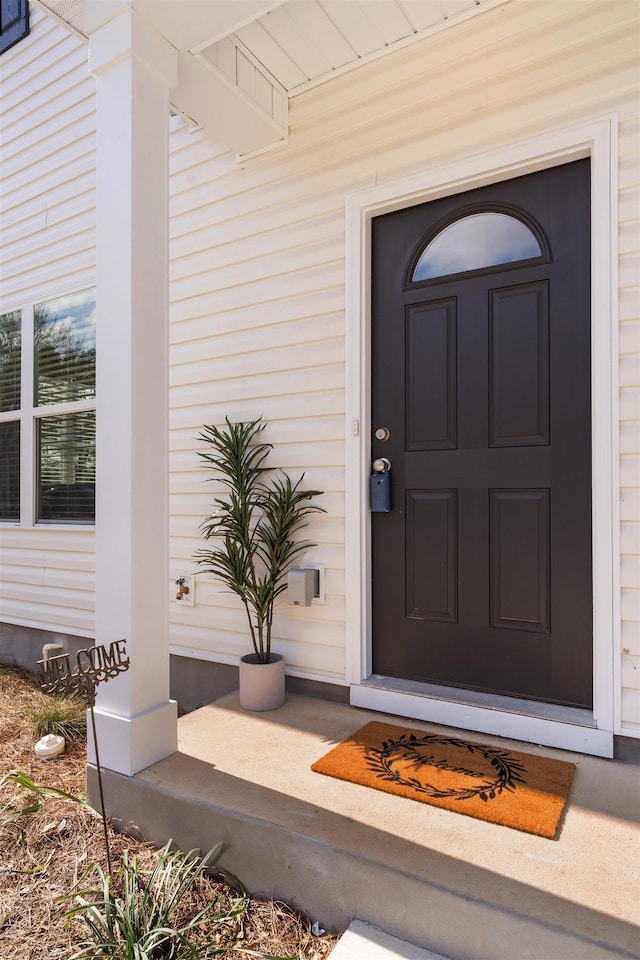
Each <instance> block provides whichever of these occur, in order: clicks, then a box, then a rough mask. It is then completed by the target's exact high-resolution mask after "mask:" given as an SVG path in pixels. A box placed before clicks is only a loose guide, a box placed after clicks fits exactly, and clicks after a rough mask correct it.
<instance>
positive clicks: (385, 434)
mask: <svg viewBox="0 0 640 960" xmlns="http://www.w3.org/2000/svg"><path fill="white" fill-rule="evenodd" d="M390 436H391V434H390V433H389V428H388V427H378V429H377V430H376V440H381V441H382V442H384V441H385V440H388V439H389V437H390Z"/></svg>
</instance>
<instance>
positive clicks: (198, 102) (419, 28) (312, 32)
mask: <svg viewBox="0 0 640 960" xmlns="http://www.w3.org/2000/svg"><path fill="white" fill-rule="evenodd" d="M504 2H506V0H173V2H168V0H133V2H132V3H131V5H132V6H133V7H134V8H135V9H136V11H137V12H138V13H139V15H140V17H141V18H143V19H144V20H145V21H146V22H147V23H148V24H150V25H151V26H153V27H154V28H155V29H156V30H157V31H158V32H159V33H161V34H162V35H163V36H164V37H165V38H166V39H167V40H168V41H169V42H170V43H171V44H172V45H173V46H174V47H175V48H176V49H177V50H178V51H179V80H178V87H177V89H176V90H175V91H173V93H172V100H173V103H174V105H175V107H176V109H177V110H178V111H179V112H180V113H183V114H184V115H186V116H187V117H188V118H190V119H191V120H192V121H193V122H194V123H196V124H198V125H199V126H202V127H204V128H205V129H206V130H207V132H208V133H210V135H211V136H212V137H214V138H215V139H216V140H222V141H223V142H226V143H227V144H228V145H229V146H231V147H232V148H233V149H235V150H236V152H238V153H239V154H246V153H250V152H254V151H258V150H262V149H265V148H267V147H269V146H273V145H275V144H277V143H279V142H284V141H285V140H286V137H287V131H288V123H287V108H288V102H289V100H290V99H291V98H292V97H295V96H296V95H298V94H300V93H302V92H304V91H305V90H308V89H309V88H310V87H313V86H316V85H317V84H320V83H324V82H326V81H328V80H331V79H333V78H334V77H336V76H338V75H340V74H342V73H345V72H346V71H348V70H352V69H354V68H356V67H359V66H361V65H363V64H365V63H367V62H369V61H371V60H374V59H377V58H379V57H381V56H385V55H386V54H389V53H391V52H393V51H394V50H397V49H398V48H399V47H402V46H405V45H407V44H409V43H413V42H415V41H416V40H420V39H421V38H422V37H424V36H426V35H428V34H430V33H434V32H436V31H439V30H442V29H444V28H446V27H449V26H451V25H453V24H455V23H457V22H459V21H460V20H462V19H466V18H468V17H470V16H474V15H476V14H479V13H482V12H483V11H485V10H487V9H488V8H490V7H493V6H495V5H496V4H498V3H504ZM38 3H39V5H40V6H42V7H43V9H45V10H46V11H47V12H49V13H50V14H52V15H53V16H55V17H56V18H57V19H59V20H62V21H63V22H64V23H66V24H67V25H68V26H69V27H70V28H71V29H72V30H73V31H74V32H75V33H77V34H79V35H82V36H85V37H87V36H88V35H89V34H90V33H91V32H92V31H93V29H95V28H96V27H98V26H99V25H100V24H101V23H103V22H105V21H106V20H108V19H109V18H110V17H111V16H114V15H117V13H118V11H119V10H120V9H122V7H124V6H128V5H129V4H128V2H126V0H38Z"/></svg>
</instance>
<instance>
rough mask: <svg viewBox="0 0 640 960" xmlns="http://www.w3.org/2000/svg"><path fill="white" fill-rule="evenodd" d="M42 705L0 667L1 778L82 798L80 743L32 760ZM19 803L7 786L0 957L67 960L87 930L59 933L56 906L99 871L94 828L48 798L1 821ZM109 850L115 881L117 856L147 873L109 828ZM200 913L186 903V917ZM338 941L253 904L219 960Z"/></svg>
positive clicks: (307, 949) (97, 827)
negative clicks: (91, 870)
mask: <svg viewBox="0 0 640 960" xmlns="http://www.w3.org/2000/svg"><path fill="white" fill-rule="evenodd" d="M42 696H43V695H42V694H40V692H39V690H38V687H37V682H36V680H35V678H33V677H30V676H28V675H26V674H23V673H20V672H19V671H16V670H13V669H9V668H5V667H0V778H2V776H3V775H4V774H7V773H9V772H11V771H16V770H19V771H22V772H24V773H26V774H27V775H28V776H30V777H31V778H32V779H33V780H34V781H35V782H36V783H38V784H41V785H46V786H49V787H57V788H58V789H61V790H64V791H65V792H67V793H71V794H74V795H75V796H78V797H84V792H85V763H86V750H85V742H84V741H83V740H80V741H76V742H75V743H68V744H67V746H66V749H65V752H64V753H63V754H61V755H60V756H59V757H56V758H55V759H53V760H48V761H42V760H40V759H38V757H37V756H36V754H35V752H34V746H35V743H36V742H37V740H38V734H36V733H35V731H34V728H33V725H32V722H31V721H29V720H28V719H27V718H26V715H25V714H26V712H28V710H29V707H30V705H32V704H33V701H34V699H36V700H37V699H38V698H41V697H42ZM21 798H22V799H24V798H25V792H24V791H23V790H21V788H19V787H17V786H16V785H15V784H13V783H12V784H5V786H4V788H3V789H2V790H1V791H0V851H1V853H0V957H2V960H45V958H46V960H69V958H70V957H72V956H73V954H74V953H75V952H77V951H78V950H79V949H80V947H81V946H83V945H86V942H87V941H86V939H85V937H86V932H87V928H86V926H85V925H84V924H83V923H82V922H81V921H79V920H75V921H73V922H72V923H71V925H70V926H69V927H68V928H67V926H66V924H65V920H64V917H63V913H64V909H65V906H64V905H63V904H61V903H60V902H58V901H57V900H56V898H58V897H60V896H63V895H65V894H66V893H68V892H69V891H70V890H71V889H72V888H73V886H74V884H76V883H77V881H78V879H79V878H80V877H81V876H82V874H83V873H84V872H85V871H86V870H87V867H88V866H90V864H92V863H99V864H101V866H102V868H103V870H104V871H105V872H106V870H107V867H106V856H105V843H104V832H103V824H102V820H101V819H100V817H99V816H98V815H97V814H96V813H95V812H93V811H91V810H90V809H85V808H83V807H81V806H79V805H78V804H75V803H72V802H70V801H68V800H65V799H59V798H49V799H46V800H45V801H44V802H43V805H42V807H41V809H40V810H39V811H38V812H36V813H33V814H27V815H24V816H21V817H20V819H19V820H16V821H14V822H10V823H6V822H4V821H5V818H3V816H2V809H3V804H6V803H7V802H11V803H12V804H13V805H14V806H15V805H18V806H19V801H20V799H21ZM109 843H110V849H111V860H112V867H113V872H114V874H116V872H117V869H118V866H119V864H120V862H121V858H122V855H123V853H124V851H125V850H126V851H128V852H129V856H130V857H131V856H133V855H137V856H138V857H139V859H140V863H141V864H142V865H143V867H145V868H147V869H149V870H150V869H151V868H152V864H153V862H154V857H155V855H156V854H155V851H154V849H153V847H151V845H149V844H146V843H145V842H144V840H143V838H141V837H139V836H131V835H125V834H116V833H114V832H113V831H112V830H111V829H110V827H109ZM221 866H222V867H224V855H223V857H222V860H221ZM239 879H240V880H241V879H242V878H239ZM214 893H215V882H214V881H207V883H206V884H204V885H203V889H202V890H201V891H200V893H199V896H201V897H207V896H211V895H213V894H214ZM201 905H202V904H201V903H200V904H198V903H197V902H194V904H193V909H196V908H197V907H198V906H201ZM186 908H187V909H189V905H187V906H186ZM336 940H337V937H335V936H334V935H331V934H325V933H324V932H323V933H322V934H321V935H319V936H316V935H314V933H313V931H312V927H311V923H310V921H309V920H308V919H307V918H306V917H305V916H303V915H302V914H301V913H300V912H299V911H298V910H297V909H296V908H295V907H294V906H292V905H291V904H288V903H284V902H281V901H278V900H268V899H261V898H253V899H252V900H251V903H250V906H249V909H248V911H247V914H246V917H245V920H244V923H243V930H242V937H241V939H240V940H239V941H238V943H237V947H236V948H234V949H230V950H226V951H225V952H224V953H222V954H220V955H219V956H220V957H221V958H222V960H247V957H250V956H252V954H251V952H250V951H255V952H254V953H253V956H256V953H257V955H258V956H260V957H291V958H294V960H325V958H326V957H328V956H329V954H330V953H331V950H332V949H333V947H334V946H335V943H336ZM96 956H97V954H96Z"/></svg>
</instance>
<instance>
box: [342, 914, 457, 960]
mask: <svg viewBox="0 0 640 960" xmlns="http://www.w3.org/2000/svg"><path fill="white" fill-rule="evenodd" d="M331 960H448V958H447V957H443V956H442V954H441V953H432V952H431V950H426V949H424V948H423V947H419V946H417V945H416V944H415V943H409V942H408V941H407V940H400V939H399V938H398V937H391V936H390V935H389V934H388V933H385V932H384V930H380V929H379V928H378V927H374V926H372V924H370V923H364V922H363V921H362V920H352V921H351V923H350V924H349V926H348V928H347V930H345V932H344V933H343V935H342V936H341V937H340V940H339V941H338V944H337V946H336V947H335V948H334V949H333V951H332V953H331Z"/></svg>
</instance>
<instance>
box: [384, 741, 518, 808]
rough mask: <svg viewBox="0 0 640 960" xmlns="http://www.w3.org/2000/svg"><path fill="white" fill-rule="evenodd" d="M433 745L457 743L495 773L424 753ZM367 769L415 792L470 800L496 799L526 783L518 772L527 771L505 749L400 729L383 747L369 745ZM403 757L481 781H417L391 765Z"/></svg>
mask: <svg viewBox="0 0 640 960" xmlns="http://www.w3.org/2000/svg"><path fill="white" fill-rule="evenodd" d="M436 745H441V746H450V747H457V748H459V749H461V750H465V749H466V750H468V751H469V753H470V754H472V755H473V754H479V755H480V756H481V757H483V758H484V759H485V760H488V761H489V763H490V764H491V766H492V768H493V769H494V770H495V777H493V778H490V777H487V774H486V773H483V772H480V771H478V770H473V769H468V768H466V767H463V766H461V767H454V766H452V765H451V764H450V763H448V762H447V761H446V760H445V759H442V758H438V757H436V756H434V755H433V754H432V753H426V752H425V750H426V748H428V747H433V746H436ZM366 759H367V765H368V767H369V769H370V770H371V771H372V772H373V773H375V774H376V776H377V777H378V778H379V779H380V780H386V781H389V782H390V783H396V784H399V785H400V786H404V787H409V788H411V789H412V790H416V791H417V792H418V793H424V794H426V795H427V796H428V797H432V798H433V799H454V800H471V799H472V798H473V797H479V798H480V799H481V800H483V801H484V802H485V803H487V802H488V801H489V800H495V799H496V797H498V796H500V794H501V793H502V791H503V790H508V791H511V792H513V791H514V790H515V789H516V787H517V785H518V784H519V783H526V780H525V779H524V777H523V776H521V774H525V773H526V772H527V769H526V767H525V766H524V765H523V764H521V763H519V762H518V761H517V760H515V759H514V758H513V757H512V756H511V754H510V753H508V752H507V751H506V750H500V749H497V748H496V749H494V748H493V747H486V746H484V745H482V744H476V743H469V742H468V741H467V740H456V739H454V738H453V737H440V736H438V735H436V734H426V735H425V736H423V737H417V736H416V735H415V734H413V733H411V734H409V736H408V737H407V734H406V733H403V734H402V735H401V736H400V737H398V739H397V740H384V741H383V742H382V747H369V749H368V751H367V755H366ZM396 760H406V761H409V762H411V763H413V764H415V765H416V766H420V767H436V768H438V769H440V770H448V771H450V772H451V773H458V774H466V775H467V776H469V777H473V778H474V779H479V778H480V779H481V780H482V782H481V783H479V784H478V785H477V786H475V787H462V788H461V787H452V788H450V789H442V788H439V787H436V786H434V785H433V784H431V783H429V782H424V783H422V782H420V780H418V779H417V778H416V777H403V776H402V774H401V773H400V772H399V771H398V770H396V769H395V768H394V761H396Z"/></svg>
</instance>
